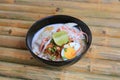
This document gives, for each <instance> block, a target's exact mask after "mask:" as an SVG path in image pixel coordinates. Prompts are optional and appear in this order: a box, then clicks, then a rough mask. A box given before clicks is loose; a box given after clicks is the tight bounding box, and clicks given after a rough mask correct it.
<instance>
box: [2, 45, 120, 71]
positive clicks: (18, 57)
mask: <svg viewBox="0 0 120 80" xmlns="http://www.w3.org/2000/svg"><path fill="white" fill-rule="evenodd" d="M103 49H104V50H103ZM0 53H1V54H0V60H3V61H9V62H15V63H16V62H17V63H23V64H28V65H38V66H39V65H40V66H41V63H40V64H39V63H38V62H37V61H36V60H34V59H33V57H32V56H31V54H30V52H28V51H26V50H19V49H12V48H3V47H0ZM119 53H120V51H119V48H118V49H117V48H111V47H102V46H92V47H91V48H90V49H89V51H88V52H87V53H86V55H85V57H87V58H90V59H103V60H105V59H106V60H117V61H120V57H119V56H120V55H119ZM89 63H90V61H89V59H87V60H86V59H83V60H82V61H81V63H80V65H81V66H80V65H79V67H80V68H81V69H80V68H78V69H80V70H81V71H86V70H89Z"/></svg>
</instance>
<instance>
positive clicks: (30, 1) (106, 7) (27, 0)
mask: <svg viewBox="0 0 120 80" xmlns="http://www.w3.org/2000/svg"><path fill="white" fill-rule="evenodd" d="M16 4H24V5H37V6H54V7H58V8H60V7H69V8H77V9H93V10H100V11H106V12H120V10H119V8H120V6H119V3H117V4H101V3H98V4H96V3H84V2H79V3H78V2H75V1H74V2H73V1H50V0H44V1H35V0H16ZM68 5H69V6H68ZM111 6H112V7H111Z"/></svg>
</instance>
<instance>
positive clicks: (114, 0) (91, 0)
mask: <svg viewBox="0 0 120 80" xmlns="http://www.w3.org/2000/svg"><path fill="white" fill-rule="evenodd" d="M56 1H68V0H56ZM69 1H73V2H87V3H118V2H119V0H69Z"/></svg>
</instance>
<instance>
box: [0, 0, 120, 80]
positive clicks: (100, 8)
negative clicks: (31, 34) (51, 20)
mask: <svg viewBox="0 0 120 80" xmlns="http://www.w3.org/2000/svg"><path fill="white" fill-rule="evenodd" d="M56 14H65V15H71V16H74V17H77V18H79V19H81V20H82V21H84V22H85V23H86V24H87V25H88V26H89V27H90V29H91V31H92V34H93V42H92V45H91V47H90V49H89V50H88V52H87V54H86V55H85V56H84V57H83V58H82V59H81V60H80V61H78V62H77V63H75V64H74V65H72V66H69V67H67V68H52V67H48V66H45V65H43V64H41V63H39V62H37V61H36V60H35V59H34V58H33V57H32V56H31V54H30V52H29V51H28V50H27V48H26V46H25V36H26V32H27V31H28V28H29V27H30V26H31V25H32V24H33V23H34V22H35V21H36V20H38V19H42V18H44V17H46V16H49V15H56ZM0 80H120V1H119V0H0Z"/></svg>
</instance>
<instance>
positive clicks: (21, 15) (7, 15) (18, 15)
mask: <svg viewBox="0 0 120 80" xmlns="http://www.w3.org/2000/svg"><path fill="white" fill-rule="evenodd" d="M50 15H51V14H47V13H46V14H41V13H27V12H13V11H0V18H4V19H16V20H28V21H31V20H38V19H42V18H44V17H47V16H50Z"/></svg>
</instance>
